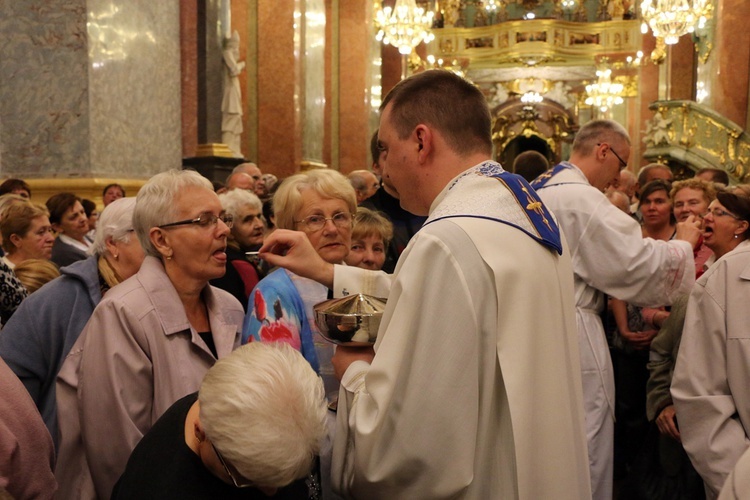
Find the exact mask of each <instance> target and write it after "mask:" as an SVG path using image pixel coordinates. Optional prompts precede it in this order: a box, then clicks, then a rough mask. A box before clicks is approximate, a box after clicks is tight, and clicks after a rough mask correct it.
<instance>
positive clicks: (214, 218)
mask: <svg viewBox="0 0 750 500" xmlns="http://www.w3.org/2000/svg"><path fill="white" fill-rule="evenodd" d="M219 221H221V222H223V223H224V224H226V225H227V227H228V228H229V229H231V228H232V226H233V225H234V217H233V216H232V215H230V214H223V215H214V214H212V213H210V212H204V213H202V214H200V215H199V216H198V218H196V219H185V220H181V221H177V222H170V223H169V224H162V225H161V226H157V227H159V228H161V229H164V228H166V227H174V226H186V225H188V224H195V225H196V226H200V227H207V226H215V225H216V224H217V223H218V222H219Z"/></svg>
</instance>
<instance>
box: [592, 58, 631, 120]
mask: <svg viewBox="0 0 750 500" xmlns="http://www.w3.org/2000/svg"><path fill="white" fill-rule="evenodd" d="M596 76H597V77H598V78H597V81H596V83H592V84H590V85H586V94H588V97H587V98H586V100H585V101H584V102H585V103H586V104H588V105H589V106H596V107H597V108H599V110H600V111H601V112H602V113H606V112H607V111H609V110H610V109H611V108H612V106H614V105H616V104H622V103H623V100H622V91H623V90H624V86H623V85H622V84H621V83H613V82H612V70H611V69H609V68H606V69H600V70H597V71H596Z"/></svg>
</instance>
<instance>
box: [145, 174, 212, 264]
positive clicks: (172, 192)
mask: <svg viewBox="0 0 750 500" xmlns="http://www.w3.org/2000/svg"><path fill="white" fill-rule="evenodd" d="M187 187H201V188H205V189H208V190H209V191H211V192H213V190H214V187H213V185H212V184H211V181H209V180H208V179H206V178H205V177H203V176H202V175H201V174H199V173H198V172H196V171H195V170H175V169H172V170H167V171H166V172H162V173H160V174H156V175H155V176H153V177H151V179H149V180H148V182H146V184H144V185H143V187H142V188H141V189H140V191H138V195H137V196H136V198H135V199H136V203H135V211H134V212H133V229H135V234H136V235H137V236H138V241H140V242H141V246H142V247H143V251H144V252H146V255H151V256H152V257H158V258H161V254H160V253H159V251H158V250H157V249H156V247H154V245H153V244H152V243H151V237H150V236H149V231H150V230H151V228H152V227H158V226H161V225H163V224H168V223H170V222H174V218H175V217H176V216H177V210H176V209H175V206H174V200H175V198H176V197H177V195H178V193H179V192H180V191H182V190H183V189H185V188H187Z"/></svg>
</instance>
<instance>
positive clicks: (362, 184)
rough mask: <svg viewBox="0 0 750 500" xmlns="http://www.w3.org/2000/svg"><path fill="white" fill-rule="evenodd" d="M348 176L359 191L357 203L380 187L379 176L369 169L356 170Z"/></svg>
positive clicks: (355, 189)
mask: <svg viewBox="0 0 750 500" xmlns="http://www.w3.org/2000/svg"><path fill="white" fill-rule="evenodd" d="M348 177H349V182H351V184H352V187H353V188H354V191H356V193H357V204H360V203H362V202H363V201H365V200H366V199H367V198H369V197H370V196H372V195H374V194H375V192H376V191H377V190H378V188H379V187H380V181H379V180H378V177H377V176H376V175H375V174H373V173H372V172H370V171H369V170H354V171H353V172H351V173H349V175H348Z"/></svg>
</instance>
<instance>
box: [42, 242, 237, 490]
mask: <svg viewBox="0 0 750 500" xmlns="http://www.w3.org/2000/svg"><path fill="white" fill-rule="evenodd" d="M203 294H204V299H205V302H206V306H207V308H208V316H209V321H210V324H211V332H212V334H213V338H214V343H215V345H216V352H217V354H218V357H219V358H222V357H224V356H226V355H227V354H229V353H230V352H231V351H232V349H234V348H235V347H236V346H237V345H239V339H240V332H241V328H242V320H243V318H244V311H243V309H242V306H241V305H240V303H239V302H237V299H235V298H234V297H232V296H231V295H230V294H228V293H227V292H224V291H223V290H219V289H217V288H214V287H212V286H206V288H205V290H204V292H203ZM215 362H216V358H215V357H214V356H213V354H211V351H210V350H209V348H208V347H207V346H206V344H205V342H204V341H203V339H202V338H201V337H200V336H199V335H198V332H196V331H195V330H194V329H193V328H192V327H191V326H190V323H189V322H188V319H187V316H186V314H185V310H184V307H183V305H182V303H181V301H180V299H179V297H178V295H177V291H176V290H175V288H174V286H173V285H172V283H171V281H170V280H169V278H168V277H167V275H166V273H165V272H164V267H163V265H162V263H161V261H159V260H158V259H156V258H154V257H146V260H145V261H144V262H143V265H142V267H141V270H140V271H139V272H138V274H136V275H135V276H133V277H132V278H130V279H128V280H127V281H125V282H123V283H122V284H120V285H118V286H116V287H114V288H113V289H112V290H110V291H109V292H108V293H107V294H106V296H105V297H104V298H103V299H102V301H101V302H100V303H99V305H98V306H97V307H96V309H95V310H94V313H93V315H92V316H91V319H90V320H89V322H88V324H87V325H86V327H85V328H84V330H83V332H82V333H81V336H80V337H79V339H78V341H77V342H76V344H75V345H74V346H73V348H72V350H71V351H70V354H69V355H68V357H67V358H66V360H65V362H64V363H63V367H62V369H61V370H60V374H59V376H58V380H57V404H58V422H59V429H60V450H59V456H58V462H57V463H58V465H57V470H56V476H57V479H58V482H59V483H60V489H59V491H58V495H59V497H60V498H96V497H99V498H109V497H110V495H111V492H112V488H113V487H114V484H115V482H117V480H118V478H119V477H120V474H121V473H122V471H123V470H124V469H125V464H126V463H127V460H128V457H129V456H130V452H131V451H132V450H133V448H134V447H135V445H136V444H137V443H138V441H139V440H140V439H141V437H142V436H143V435H144V434H145V433H146V432H147V431H148V430H149V429H150V428H151V426H152V425H153V424H154V422H156V420H157V419H158V418H159V417H160V416H161V415H162V413H164V411H166V410H167V409H168V408H169V407H170V405H171V404H172V403H174V402H175V401H177V400H178V399H180V398H181V397H183V396H185V395H187V394H190V393H192V392H195V391H197V390H198V388H199V386H200V383H201V381H202V379H203V376H204V375H205V373H206V372H207V371H208V369H209V368H210V367H211V366H213V364H214V363H215ZM79 422H80V424H79Z"/></svg>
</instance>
